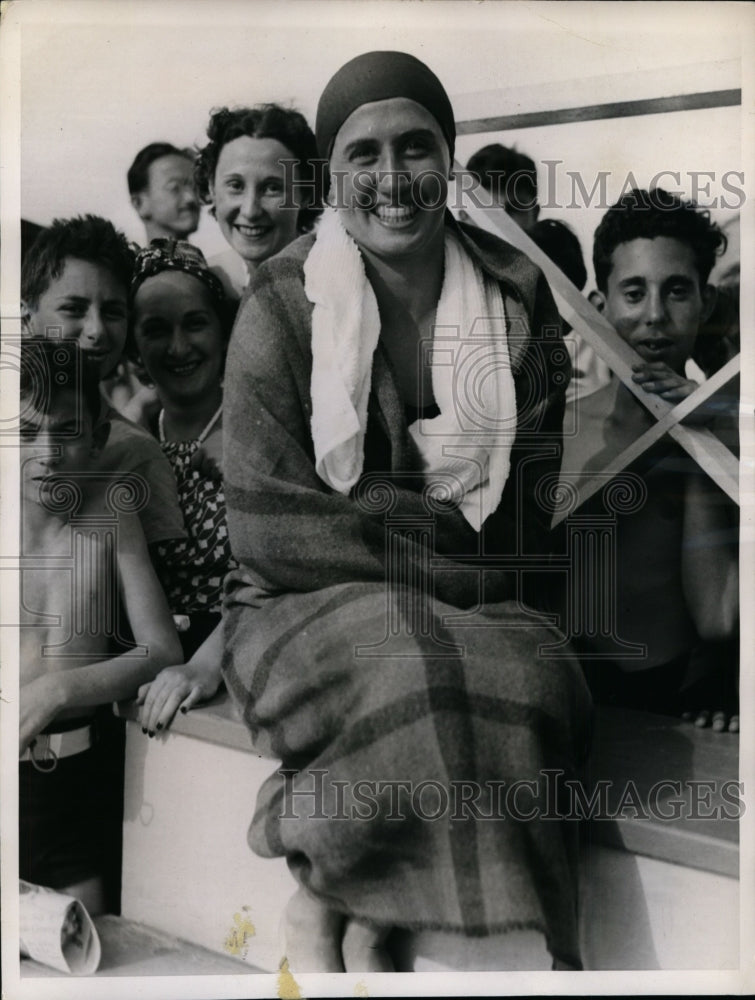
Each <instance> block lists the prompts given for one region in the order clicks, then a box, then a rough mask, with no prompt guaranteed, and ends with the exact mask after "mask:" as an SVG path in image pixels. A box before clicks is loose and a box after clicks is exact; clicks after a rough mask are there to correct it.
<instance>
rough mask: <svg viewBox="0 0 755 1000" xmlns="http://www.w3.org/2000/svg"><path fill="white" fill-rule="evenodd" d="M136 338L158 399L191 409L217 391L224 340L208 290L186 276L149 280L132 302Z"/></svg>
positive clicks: (168, 273) (164, 274)
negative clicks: (194, 402)
mask: <svg viewBox="0 0 755 1000" xmlns="http://www.w3.org/2000/svg"><path fill="white" fill-rule="evenodd" d="M134 336H135V339H136V345H137V347H138V349H139V354H140V355H141V359H142V362H143V364H144V367H145V368H146V370H147V374H148V375H149V377H150V378H151V379H152V381H153V382H154V384H155V386H156V387H157V392H158V395H159V396H160V399H161V400H162V401H163V402H165V401H170V402H176V403H187V402H190V401H191V400H197V399H202V398H204V397H206V396H207V395H208V394H211V393H212V392H214V391H217V389H218V387H219V385H220V380H221V378H222V374H223V365H224V360H225V338H224V336H223V330H222V325H221V322H220V317H219V316H218V313H217V310H216V308H215V305H214V303H213V299H212V296H211V295H210V292H209V290H208V288H207V287H206V286H205V285H204V283H203V282H201V281H200V280H199V279H198V278H195V277H193V276H192V275H190V274H186V273H185V272H182V271H163V272H161V273H160V274H156V275H154V276H153V277H151V278H147V279H146V281H144V282H143V283H142V284H141V285H140V287H139V290H138V292H137V293H136V298H135V300H134Z"/></svg>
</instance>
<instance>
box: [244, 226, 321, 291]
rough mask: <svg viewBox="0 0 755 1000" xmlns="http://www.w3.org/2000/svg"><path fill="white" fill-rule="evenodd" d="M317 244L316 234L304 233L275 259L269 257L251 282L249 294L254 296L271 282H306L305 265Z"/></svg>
mask: <svg viewBox="0 0 755 1000" xmlns="http://www.w3.org/2000/svg"><path fill="white" fill-rule="evenodd" d="M314 242H315V234H314V233H304V235H303V236H299V237H298V238H297V239H295V240H294V241H293V243H289V244H288V246H286V247H284V248H283V249H282V250H281V251H279V252H278V253H277V254H276V255H275V256H274V257H269V258H268V259H267V260H266V261H264V262H263V263H262V264H260V266H259V267H258V268H257V270H256V272H255V274H254V277H253V278H252V280H251V281H250V282H249V285H248V288H247V294H248V295H253V294H254V292H255V290H256V289H259V288H260V287H261V286H265V285H266V284H269V283H271V282H276V281H285V280H287V279H291V278H293V279H295V280H300V281H301V282H302V283H303V281H304V264H305V262H306V260H307V257H308V255H309V251H310V250H311V249H312V246H313V244H314Z"/></svg>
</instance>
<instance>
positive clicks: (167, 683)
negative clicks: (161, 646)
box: [136, 622, 223, 736]
mask: <svg viewBox="0 0 755 1000" xmlns="http://www.w3.org/2000/svg"><path fill="white" fill-rule="evenodd" d="M222 656H223V623H222V622H220V623H219V624H218V625H217V626H216V627H215V629H214V630H213V631H212V632H211V633H210V634H209V636H208V637H207V638H206V639H205V641H204V642H203V643H202V645H201V646H200V647H199V649H197V651H196V652H195V653H194V655H193V656H192V658H191V659H190V660H189V662H188V663H186V664H183V665H181V666H175V667H166V668H165V670H161V671H160V673H159V674H158V675H157V677H155V679H154V680H153V681H152V682H151V683H146V684H142V686H141V687H140V688H139V692H138V695H137V699H136V700H137V704H139V705H141V706H142V710H141V712H140V713H139V718H140V721H141V724H142V729H143V731H144V732H148V733H149V735H150V736H154V734H155V732H156V731H158V730H160V729H166V728H167V727H168V726H169V725H170V723H171V722H172V721H173V717H174V716H175V714H176V712H177V711H178V709H179V708H180V709H181V711H182V712H188V711H189V709H190V708H192V707H193V706H194V705H196V704H197V702H200V701H207V700H208V699H209V698H212V697H213V695H214V694H215V693H216V692H217V690H218V688H219V687H220V682H221V680H222V675H221V672H220V661H221V658H222Z"/></svg>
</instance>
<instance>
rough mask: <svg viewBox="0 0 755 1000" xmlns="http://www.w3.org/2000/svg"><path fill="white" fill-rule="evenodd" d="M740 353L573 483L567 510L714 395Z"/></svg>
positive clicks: (735, 372)
mask: <svg viewBox="0 0 755 1000" xmlns="http://www.w3.org/2000/svg"><path fill="white" fill-rule="evenodd" d="M739 359H740V356H739V355H738V354H737V356H736V357H735V358H732V359H731V360H730V361H727V363H726V364H725V365H724V367H723V368H721V369H719V371H717V372H715V373H714V374H713V375H712V376H711V377H710V378H709V379H708V381H707V382H704V383H703V384H702V385H701V386H700V387H699V388H698V389H696V390H695V391H694V392H693V393H692V394H691V395H689V396H687V398H686V399H683V400H682V402H681V403H677V405H676V406H675V407H674V408H673V410H671V411H670V412H669V413H667V414H666V415H665V416H664V417H661V419H660V420H659V421H658V422H657V423H655V424H654V425H653V426H652V427H650V428H649V429H648V430H647V431H645V433H644V434H642V435H641V436H640V437H638V438H637V440H636V441H633V442H632V444H630V445H629V447H628V448H625V449H624V451H622V452H621V453H620V454H619V455H617V456H616V458H614V459H613V460H612V461H610V462H609V463H608V465H607V466H606V467H605V468H604V469H603V470H602V471H601V473H600V474H599V475H597V476H594V477H592V478H591V479H589V480H587V482H585V483H583V484H582V485H581V486H579V485H578V486H577V504H576V506H575V507H574V508H573V509H572V510H571V511H569V513H570V514H571V513H573V512H574V510H578V509H579V507H581V505H582V504H583V503H585V501H586V500H589V499H590V497H591V496H593V495H594V494H595V493H597V491H598V490H599V489H601V488H602V487H603V486H605V482H606V476H607V475H608V476H615V475H617V474H618V473H619V472H623V471H624V469H626V467H627V466H628V465H631V464H632V462H634V461H635V459H637V458H639V457H640V455H641V454H642V453H643V452H644V451H647V449H648V448H649V447H650V446H651V445H653V444H655V442H656V441H659V440H660V439H661V438H662V437H663V435H664V434H667V433H669V432H670V431H671V430H672V428H673V427H674V425H675V424H676V423H678V422H679V421H680V420H683V419H684V418H685V417H686V416H687V415H688V414H690V413H692V412H693V410H696V409H697V407H698V406H700V405H701V404H702V403H704V402H705V401H706V400H707V399H709V398H710V397H711V396H712V395H714V394H715V393H716V392H717V391H718V390H719V389H720V388H721V387H722V386H724V385H726V383H727V382H729V381H731V379H733V378H734V377H735V376H736V375H738V374H739V370H740V360H739ZM728 471H729V470H724V471H723V472H722V475H725V476H726V478H727V479H728ZM734 487H735V489H734V492H735V495H734V496H733V497H732V499H733V500H737V496H738V482H737V480H735V481H734ZM727 493H728V494H729V496H732V494H731V492H730V491H729V490H727ZM566 516H567V515H566V512H564V513H560V514H556V515H555V516H554V518H553V526H554V527H555V526H556V525H557V524H560V523H561V521H563V520H564V518H565V517H566Z"/></svg>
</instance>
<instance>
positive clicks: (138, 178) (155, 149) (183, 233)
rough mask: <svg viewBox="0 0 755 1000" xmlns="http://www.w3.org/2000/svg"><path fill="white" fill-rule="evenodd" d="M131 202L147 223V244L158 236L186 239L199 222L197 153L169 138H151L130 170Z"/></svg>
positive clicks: (145, 225)
mask: <svg viewBox="0 0 755 1000" xmlns="http://www.w3.org/2000/svg"><path fill="white" fill-rule="evenodd" d="M127 179H128V191H129V194H130V196H131V204H132V205H133V206H134V208H135V209H136V211H137V213H138V215H139V218H140V219H141V220H142V222H143V223H144V229H145V233H146V237H147V240H146V242H147V244H149V243H151V242H152V240H154V239H155V238H156V237H164V238H166V239H174V240H186V239H188V238H189V236H191V234H192V233H194V232H196V230H197V227H198V226H199V198H198V197H197V189H196V186H195V184H194V156H193V154H192V153H191V152H190V151H189V150H186V149H177V148H176V147H175V146H173V145H171V144H170V143H169V142H151V143H150V144H149V145H148V146H145V147H144V149H140V150H139V152H138V153H137V154H136V157H135V159H134V162H133V163H132V164H131V166H130V167H129V170H128V175H127Z"/></svg>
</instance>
